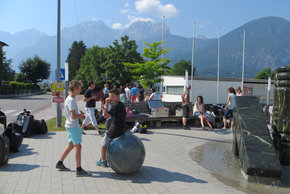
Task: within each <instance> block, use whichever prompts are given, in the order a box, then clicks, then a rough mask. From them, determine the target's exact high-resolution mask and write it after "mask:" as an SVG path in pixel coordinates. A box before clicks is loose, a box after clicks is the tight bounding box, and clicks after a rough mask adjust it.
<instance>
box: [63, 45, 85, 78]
mask: <svg viewBox="0 0 290 194" xmlns="http://www.w3.org/2000/svg"><path fill="white" fill-rule="evenodd" d="M85 53H86V45H85V44H84V42H83V41H79V42H77V41H74V42H73V44H72V46H71V48H70V49H69V54H68V57H67V62H68V64H69V68H68V69H69V74H68V75H69V81H71V80H73V79H74V78H75V76H76V72H77V70H78V69H79V68H80V60H81V58H82V57H83V56H84V55H85Z"/></svg>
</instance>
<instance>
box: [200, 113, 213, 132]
mask: <svg viewBox="0 0 290 194" xmlns="http://www.w3.org/2000/svg"><path fill="white" fill-rule="evenodd" d="M198 118H199V119H200V124H201V127H202V128H204V121H205V122H206V123H207V125H208V126H209V128H210V129H213V128H212V126H211V124H210V122H209V121H208V120H207V118H206V117H205V116H203V115H199V116H198Z"/></svg>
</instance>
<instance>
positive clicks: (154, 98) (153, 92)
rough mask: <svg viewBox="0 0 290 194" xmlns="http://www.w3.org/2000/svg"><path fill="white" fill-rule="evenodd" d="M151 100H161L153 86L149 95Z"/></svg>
mask: <svg viewBox="0 0 290 194" xmlns="http://www.w3.org/2000/svg"><path fill="white" fill-rule="evenodd" d="M149 100H159V98H158V95H157V94H156V89H155V88H151V95H150V96H149Z"/></svg>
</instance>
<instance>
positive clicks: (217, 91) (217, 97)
mask: <svg viewBox="0 0 290 194" xmlns="http://www.w3.org/2000/svg"><path fill="white" fill-rule="evenodd" d="M220 33H221V27H219V28H218V61H217V82H216V103H217V104H218V103H219V82H220V36H221V34H220Z"/></svg>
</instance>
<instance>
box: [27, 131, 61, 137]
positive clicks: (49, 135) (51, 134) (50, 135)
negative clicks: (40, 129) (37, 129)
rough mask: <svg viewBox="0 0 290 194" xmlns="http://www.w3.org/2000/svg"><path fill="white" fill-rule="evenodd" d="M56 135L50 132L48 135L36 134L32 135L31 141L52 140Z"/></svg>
mask: <svg viewBox="0 0 290 194" xmlns="http://www.w3.org/2000/svg"><path fill="white" fill-rule="evenodd" d="M55 134H56V133H55V132H48V133H46V134H36V135H35V134H34V135H32V136H31V137H29V138H31V139H51V138H52V136H53V135H55Z"/></svg>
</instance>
